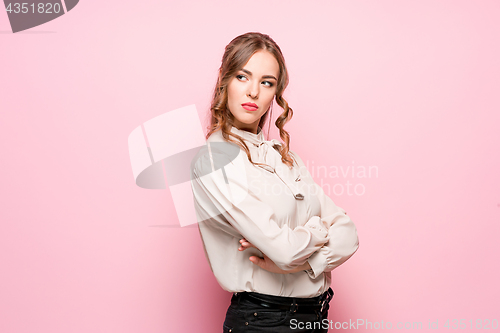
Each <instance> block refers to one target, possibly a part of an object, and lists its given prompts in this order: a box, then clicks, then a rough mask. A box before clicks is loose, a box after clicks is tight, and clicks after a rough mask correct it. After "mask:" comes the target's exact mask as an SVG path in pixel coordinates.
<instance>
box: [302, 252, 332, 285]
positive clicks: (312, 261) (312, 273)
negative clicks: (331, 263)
mask: <svg viewBox="0 0 500 333" xmlns="http://www.w3.org/2000/svg"><path fill="white" fill-rule="evenodd" d="M307 262H308V263H309V265H310V266H311V269H308V270H306V272H307V275H309V277H310V278H311V279H313V280H314V279H317V278H318V276H320V275H321V274H322V273H323V272H324V271H325V269H326V266H327V264H328V263H327V261H326V256H325V254H324V253H323V251H321V249H320V250H318V251H316V252H314V253H313V254H312V256H310V257H309V259H308V260H307Z"/></svg>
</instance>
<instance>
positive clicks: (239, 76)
mask: <svg viewBox="0 0 500 333" xmlns="http://www.w3.org/2000/svg"><path fill="white" fill-rule="evenodd" d="M236 78H237V79H238V80H242V79H241V78H246V76H245V75H243V74H238V75H236Z"/></svg>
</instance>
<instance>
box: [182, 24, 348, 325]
mask: <svg viewBox="0 0 500 333" xmlns="http://www.w3.org/2000/svg"><path fill="white" fill-rule="evenodd" d="M287 85H288V73H287V70H286V66H285V61H284V58H283V55H282V53H281V50H280V48H279V47H278V45H277V44H276V43H275V42H274V41H273V40H272V39H271V38H270V37H269V36H268V35H264V34H261V33H256V32H253V33H246V34H244V35H241V36H238V37H236V38H235V39H233V40H232V41H231V42H230V43H229V44H228V45H227V46H226V49H225V53H224V55H223V58H222V64H221V67H220V69H219V77H218V80H217V84H216V87H215V91H214V94H213V99H212V104H211V125H210V128H209V132H208V134H207V146H206V147H204V149H202V150H200V152H199V153H198V154H197V156H196V157H195V159H193V162H192V165H191V169H192V174H191V176H192V190H193V195H194V202H195V209H196V214H197V218H198V222H199V223H198V225H199V230H200V235H201V238H202V241H203V245H204V249H205V254H206V257H207V259H208V261H209V264H210V267H211V269H212V271H213V273H214V275H215V277H216V279H217V281H218V282H219V284H220V285H221V287H222V288H223V289H225V290H227V291H230V292H233V296H232V299H231V304H230V306H229V308H228V309H227V313H226V318H225V321H224V324H223V331H224V332H273V333H276V332H326V331H327V330H328V329H327V327H328V320H327V315H328V308H329V301H330V299H331V297H332V296H333V291H332V289H331V288H330V282H331V273H330V272H331V270H333V269H334V268H335V267H338V266H339V265H340V264H342V263H343V262H345V261H346V260H347V259H348V258H349V257H351V256H352V255H353V254H354V252H356V250H357V248H358V237H357V231H356V227H355V226H354V224H353V222H352V221H351V219H350V218H349V217H348V216H347V215H346V212H345V210H343V209H342V208H340V207H338V206H336V205H335V204H334V203H333V201H332V200H331V199H330V198H329V197H328V196H327V195H325V193H324V191H323V190H322V188H321V187H320V186H319V185H317V184H316V183H315V182H314V180H313V179H312V177H311V175H310V173H309V172H308V171H307V168H306V167H305V165H304V163H303V161H302V160H301V158H300V157H299V156H298V155H297V154H296V153H295V152H293V151H292V150H290V149H289V143H290V136H289V134H288V133H287V132H286V131H285V130H284V129H283V127H284V125H285V124H286V123H287V122H288V121H289V120H290V119H291V118H292V114H293V111H292V109H291V108H290V107H289V106H288V104H287V102H286V101H285V99H284V98H283V92H284V90H285V88H286V86H287ZM273 100H275V101H276V103H277V104H278V105H279V106H280V107H281V108H282V109H283V113H282V114H281V115H280V116H279V117H278V119H277V120H276V126H277V127H278V128H279V130H280V136H281V138H282V139H283V141H284V143H282V142H280V141H278V140H274V139H273V140H270V141H267V140H265V139H264V134H263V132H262V128H263V126H264V123H265V122H266V120H267V119H271V118H270V116H268V113H269V112H270V110H271V109H272V103H273ZM325 319H326V320H325Z"/></svg>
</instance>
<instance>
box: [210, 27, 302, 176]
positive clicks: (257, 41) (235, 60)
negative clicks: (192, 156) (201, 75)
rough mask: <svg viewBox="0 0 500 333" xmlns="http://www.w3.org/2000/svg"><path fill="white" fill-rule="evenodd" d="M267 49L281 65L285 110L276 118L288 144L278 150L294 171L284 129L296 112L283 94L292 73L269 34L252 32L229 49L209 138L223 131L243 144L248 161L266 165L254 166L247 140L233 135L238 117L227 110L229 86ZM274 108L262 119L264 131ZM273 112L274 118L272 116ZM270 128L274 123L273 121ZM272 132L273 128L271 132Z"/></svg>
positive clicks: (217, 88)
mask: <svg viewBox="0 0 500 333" xmlns="http://www.w3.org/2000/svg"><path fill="white" fill-rule="evenodd" d="M261 50H265V51H268V52H270V53H271V54H272V55H273V56H274V57H275V58H276V60H277V62H278V64H279V76H278V83H277V85H276V95H275V100H276V103H278V105H279V106H281V108H282V109H283V112H282V113H281V115H280V116H279V117H278V118H277V119H276V122H275V125H276V127H277V128H278V129H279V131H280V137H281V139H282V140H283V141H284V145H276V146H275V149H276V150H277V151H279V153H280V155H281V161H282V162H283V163H285V164H286V165H288V167H289V168H292V166H293V161H292V157H291V155H290V153H289V144H290V135H289V134H288V132H287V131H285V129H284V128H283V127H284V126H285V124H286V123H287V122H288V121H290V119H292V116H293V110H292V108H291V107H289V106H288V103H287V101H286V100H285V99H284V98H283V92H284V91H285V88H286V87H287V86H288V71H287V69H286V66H285V59H284V57H283V54H282V53H281V49H280V48H279V46H278V45H277V44H276V43H275V42H274V40H273V39H272V38H271V37H269V36H268V35H265V34H262V33H259V32H248V33H246V34H243V35H240V36H238V37H236V38H234V39H233V40H232V41H231V42H230V43H229V44H228V45H227V46H226V48H225V51H224V55H223V56H222V64H221V66H220V68H219V76H218V78H217V83H216V85H215V89H214V92H213V97H212V102H211V105H210V112H211V121H210V125H209V131H208V133H207V135H206V138H207V139H208V137H209V136H210V135H211V134H212V133H213V132H215V131H217V130H221V131H222V137H223V138H224V139H225V140H227V141H231V142H234V143H236V144H237V145H239V146H240V147H241V148H242V149H243V150H244V151H245V153H246V154H247V156H248V160H249V161H250V163H252V164H253V165H256V164H262V163H254V162H253V161H252V158H251V156H250V151H249V149H248V147H247V145H246V143H245V142H244V141H243V139H242V138H241V137H240V136H239V135H236V134H234V133H232V132H231V127H232V126H233V123H234V116H233V115H232V114H231V112H230V111H229V109H228V107H227V103H228V94H227V86H228V84H229V82H230V81H231V79H232V78H233V77H234V75H235V74H236V73H237V72H238V70H240V69H242V68H243V66H244V65H245V64H246V63H247V62H248V60H249V59H250V58H251V57H252V55H253V54H254V53H256V52H257V51H261ZM272 105H273V103H271V106H270V108H269V110H268V111H266V113H264V115H262V117H261V118H260V121H259V127H260V128H261V130H263V128H264V124H265V122H266V120H267V119H268V118H269V119H271V117H272ZM269 111H271V116H269V117H268V113H269ZM269 125H270V121H269ZM268 133H269V129H268ZM231 136H232V137H234V138H235V139H236V140H237V141H235V140H232V139H231V138H230V137H231Z"/></svg>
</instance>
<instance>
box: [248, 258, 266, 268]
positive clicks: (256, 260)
mask: <svg viewBox="0 0 500 333" xmlns="http://www.w3.org/2000/svg"><path fill="white" fill-rule="evenodd" d="M248 259H250V261H251V262H252V263H254V264H255V265H257V266H259V267H262V264H263V262H264V259H261V258H259V257H256V256H251V257H250V258H248Z"/></svg>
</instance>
